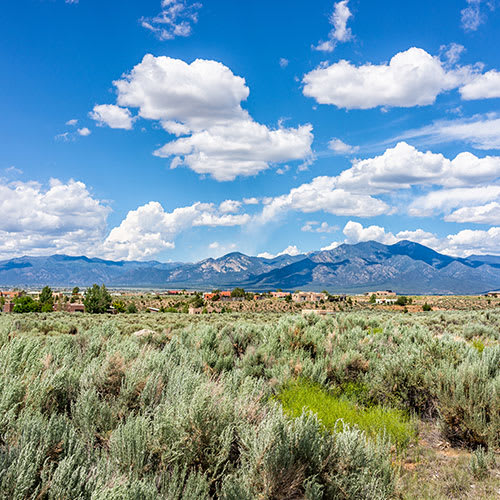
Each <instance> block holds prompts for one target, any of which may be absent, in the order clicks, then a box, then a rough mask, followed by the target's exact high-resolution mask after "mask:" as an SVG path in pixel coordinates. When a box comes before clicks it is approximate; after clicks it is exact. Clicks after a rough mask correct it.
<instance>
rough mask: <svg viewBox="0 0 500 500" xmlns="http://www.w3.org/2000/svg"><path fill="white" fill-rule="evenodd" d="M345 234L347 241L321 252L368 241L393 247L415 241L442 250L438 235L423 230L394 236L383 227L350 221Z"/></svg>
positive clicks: (325, 248) (403, 232)
mask: <svg viewBox="0 0 500 500" xmlns="http://www.w3.org/2000/svg"><path fill="white" fill-rule="evenodd" d="M343 233H344V236H345V239H344V240H343V241H342V242H339V241H334V242H332V243H331V244H330V245H328V246H326V247H323V248H322V249H321V250H333V249H335V248H337V247H338V246H339V245H341V244H342V243H347V244H350V245H354V244H356V243H361V242H366V241H378V242H379V243H383V244H384V245H393V244H394V243H397V242H398V241H402V240H409V241H414V242H416V243H420V244H421V245H425V246H428V247H431V248H437V247H439V248H441V243H440V241H439V239H438V238H437V237H436V235H434V234H433V233H429V232H427V231H424V230H422V229H416V230H415V231H400V232H399V233H397V234H396V235H394V234H393V233H391V232H390V231H386V230H385V228H384V227H381V226H376V225H373V226H367V227H364V226H363V225H362V224H360V223H359V222H354V221H349V222H347V224H346V225H345V226H344V229H343Z"/></svg>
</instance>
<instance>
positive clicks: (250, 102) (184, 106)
mask: <svg viewBox="0 0 500 500" xmlns="http://www.w3.org/2000/svg"><path fill="white" fill-rule="evenodd" d="M499 21H500V5H497V4H496V3H495V2H492V1H489V2H488V1H484V0H483V1H481V0H463V1H462V0H459V1H442V2H439V3H436V2H431V1H421V2H403V3H402V2H395V1H387V0H386V1H380V2H368V1H362V0H343V1H340V2H331V1H316V2H303V1H280V0H276V1H274V2H261V1H259V0H256V1H254V2H227V1H216V0H212V1H203V0H200V2H193V1H188V0H185V1H183V0H163V1H162V0H144V1H141V2H139V1H130V2H123V1H115V0H107V1H106V2H102V1H97V0H79V1H75V0H73V1H68V0H66V1H65V0H18V1H16V2H8V4H7V5H6V6H4V15H3V16H2V18H1V19H0V33H1V35H0V60H1V67H2V78H1V79H0V99H1V102H2V113H1V115H0V116H1V117H0V141H1V142H0V207H2V214H3V217H2V221H1V222H0V258H10V257H14V256H20V255H25V254H27V255H48V254H53V253H67V254H72V255H81V254H85V255H92V256H100V257H105V258H112V259H139V260H143V259H158V260H164V261H166V260H182V261H193V260H199V259H202V258H205V257H207V256H219V255H222V254H224V253H227V252H229V251H234V250H238V251H242V252H244V253H248V254H252V255H257V254H263V255H268V256H270V255H276V254H278V253H280V252H283V251H287V252H288V253H297V252H299V251H300V252H308V251H313V250H319V249H320V248H334V247H335V246H336V245H338V244H340V243H342V242H347V243H356V242H359V241H366V240H370V239H375V240H377V241H381V242H383V243H388V244H390V243H394V242H396V241H398V240H399V239H411V240H413V241H418V242H420V243H423V244H426V245H428V246H431V247H432V248H435V249H436V250H438V251H442V252H445V253H450V254H454V255H469V254H473V253H492V254H500V182H499V177H500V101H499V99H500V54H499V52H498V50H497V47H498V43H499V42H500V39H499V35H498V33H499Z"/></svg>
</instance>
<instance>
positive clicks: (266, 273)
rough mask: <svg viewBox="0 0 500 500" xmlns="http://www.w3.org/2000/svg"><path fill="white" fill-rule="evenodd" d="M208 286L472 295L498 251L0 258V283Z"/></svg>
mask: <svg viewBox="0 0 500 500" xmlns="http://www.w3.org/2000/svg"><path fill="white" fill-rule="evenodd" d="M93 283H105V284H106V285H108V286H110V287H128V288H133V287H137V288H147V287H150V288H165V289H167V288H190V289H201V290H208V289H212V288H221V287H227V288H231V287H236V286H240V287H244V288H246V289H248V290H259V291H262V290H272V289H276V288H282V289H284V290H296V289H298V288H300V289H302V290H323V289H327V290H329V291H330V292H332V293H335V292H337V293H340V292H347V293H353V292H362V291H369V290H373V289H375V288H376V289H393V290H395V291H397V292H399V293H407V294H410V293H413V294H419V293H420V294H422V293H432V294H477V293H483V292H486V291H489V290H497V289H500V256H495V255H473V256H470V257H466V258H462V257H452V256H449V255H445V254H441V253H439V252H436V251H435V250H432V249H431V248H428V247H426V246H424V245H421V244H419V243H415V242H411V241H407V240H405V241H400V242H398V243H395V244H393V245H384V244H382V243H379V242H375V241H368V242H361V243H357V244H354V245H350V244H346V243H344V244H342V245H339V246H338V247H336V248H334V249H332V250H320V251H316V252H309V253H307V254H300V255H294V256H292V255H287V254H285V255H280V256H276V257H273V258H265V257H255V256H249V255H245V254H243V253H241V252H231V253H228V254H226V255H223V256H221V257H218V258H212V257H210V258H207V259H203V260H201V261H199V262H195V263H182V262H164V263H162V262H158V261H155V260H150V261H123V260H122V261H113V260H105V259H100V258H97V257H93V258H91V257H86V256H84V255H82V256H68V255H63V254H56V255H51V256H45V257H29V256H23V257H16V258H13V259H9V260H3V261H0V286H2V287H7V286H23V287H40V286H44V285H49V286H66V287H70V286H89V285H91V284H93Z"/></svg>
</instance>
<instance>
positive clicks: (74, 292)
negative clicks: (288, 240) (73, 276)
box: [71, 286, 80, 295]
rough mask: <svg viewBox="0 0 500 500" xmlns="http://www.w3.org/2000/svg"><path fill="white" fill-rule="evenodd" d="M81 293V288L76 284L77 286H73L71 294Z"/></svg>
mask: <svg viewBox="0 0 500 500" xmlns="http://www.w3.org/2000/svg"><path fill="white" fill-rule="evenodd" d="M79 293H80V289H79V288H78V287H77V286H75V288H73V291H72V292H71V295H78V294H79Z"/></svg>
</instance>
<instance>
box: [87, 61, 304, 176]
mask: <svg viewBox="0 0 500 500" xmlns="http://www.w3.org/2000/svg"><path fill="white" fill-rule="evenodd" d="M114 85H115V86H116V89H117V92H118V98H117V102H118V105H119V106H121V108H118V107H117V106H115V108H118V109H122V110H123V109H126V110H127V111H128V108H129V107H130V108H138V109H139V112H138V116H140V117H142V118H145V119H149V120H156V121H159V122H160V124H161V125H162V127H163V128H164V129H165V130H166V131H167V132H168V133H170V134H173V135H176V136H177V137H179V138H178V139H177V140H174V141H171V142H168V143H167V144H165V145H164V146H163V147H161V148H159V149H157V150H156V151H155V153H154V154H155V155H156V156H159V157H161V158H173V159H172V162H171V167H172V168H175V167H178V166H180V165H185V166H187V167H189V168H191V169H192V170H194V171H195V172H197V173H199V174H208V175H211V176H212V177H214V178H215V179H217V180H220V181H226V180H233V179H235V178H236V177H237V176H251V175H255V174H257V173H259V172H260V171H262V170H265V169H267V168H269V165H270V164H271V163H272V164H275V163H282V162H285V161H291V160H303V159H306V158H308V157H310V156H311V155H312V151H311V144H312V141H313V134H312V126H311V125H302V126H299V127H297V128H285V127H283V126H281V125H279V126H278V127H277V128H274V129H271V128H269V127H267V126H266V125H263V124H260V123H257V122H256V121H254V120H253V119H252V117H251V116H250V115H249V113H248V112H247V111H246V110H244V109H243V108H242V107H241V103H242V101H245V100H246V99H247V97H248V95H249V89H248V87H247V86H246V83H245V80H244V79H243V78H241V77H239V76H236V75H234V74H233V72H232V71H231V70H230V69H229V68H228V67H226V66H224V65H223V64H221V63H219V62H216V61H210V60H202V59H197V60H195V61H193V62H192V63H191V64H188V63H186V62H184V61H182V60H179V59H172V58H169V57H154V56H152V55H150V54H147V55H146V56H144V58H143V60H142V62H141V63H139V64H138V65H136V66H135V67H134V68H133V69H132V71H131V72H130V73H129V74H127V75H125V76H124V77H123V78H122V79H120V80H117V81H115V82H114ZM97 111H99V110H97ZM94 112H96V109H95V108H94ZM101 114H102V113H99V115H98V118H100V115H101ZM129 119H130V120H131V118H130V117H129ZM103 121H105V120H103Z"/></svg>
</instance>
